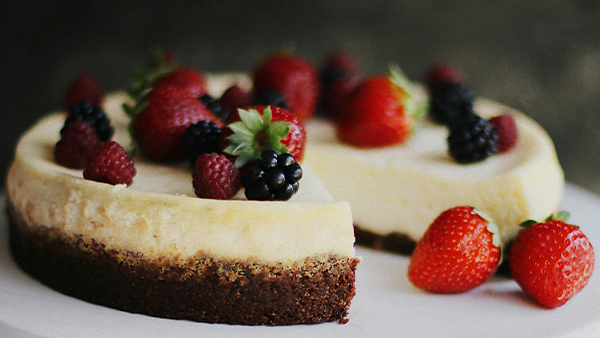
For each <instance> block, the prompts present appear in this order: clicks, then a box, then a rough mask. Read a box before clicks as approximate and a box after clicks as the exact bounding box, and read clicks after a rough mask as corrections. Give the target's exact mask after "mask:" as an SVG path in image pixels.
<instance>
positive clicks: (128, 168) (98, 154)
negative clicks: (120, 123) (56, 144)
mask: <svg viewBox="0 0 600 338" xmlns="http://www.w3.org/2000/svg"><path fill="white" fill-rule="evenodd" d="M135 174H136V170H135V166H134V163H133V160H132V159H131V158H130V157H129V155H127V153H126V152H125V149H123V147H122V146H121V145H120V144H118V143H117V142H115V141H108V142H103V143H100V145H99V146H98V148H96V150H94V151H93V152H92V153H91V154H90V156H88V161H87V165H86V166H85V169H84V171H83V177H84V178H86V179H88V180H92V181H97V182H103V183H109V184H112V185H117V184H127V185H128V186H129V185H131V183H132V182H133V177H134V176H135Z"/></svg>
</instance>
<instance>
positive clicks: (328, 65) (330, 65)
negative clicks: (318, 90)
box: [321, 51, 356, 86]
mask: <svg viewBox="0 0 600 338" xmlns="http://www.w3.org/2000/svg"><path fill="white" fill-rule="evenodd" d="M355 75H356V66H355V65H354V59H353V58H352V56H351V55H350V54H348V53H347V52H345V51H336V52H333V53H331V54H330V55H329V56H328V57H327V59H325V64H324V66H323V69H322V70H321V82H322V84H323V85H325V86H326V85H329V84H330V83H333V82H337V81H346V80H349V79H350V78H352V77H354V76H355Z"/></svg>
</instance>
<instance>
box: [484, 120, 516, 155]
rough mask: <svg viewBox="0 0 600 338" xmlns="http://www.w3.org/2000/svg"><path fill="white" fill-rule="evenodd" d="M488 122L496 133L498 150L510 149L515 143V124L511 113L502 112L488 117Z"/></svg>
mask: <svg viewBox="0 0 600 338" xmlns="http://www.w3.org/2000/svg"><path fill="white" fill-rule="evenodd" d="M490 123H491V124H492V127H494V130H495V131H496V133H497V134H498V152H500V153H503V152H505V151H508V150H510V149H512V148H513V147H514V146H515V144H516V143H517V136H518V131H517V124H516V123H515V119H514V118H513V117H512V115H509V114H502V115H499V116H496V117H493V118H492V119H490Z"/></svg>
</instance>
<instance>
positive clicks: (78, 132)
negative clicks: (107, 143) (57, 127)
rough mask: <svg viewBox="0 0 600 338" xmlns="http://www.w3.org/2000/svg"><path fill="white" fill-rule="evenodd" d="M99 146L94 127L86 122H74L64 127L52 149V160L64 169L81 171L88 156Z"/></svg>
mask: <svg viewBox="0 0 600 338" xmlns="http://www.w3.org/2000/svg"><path fill="white" fill-rule="evenodd" d="M99 144H100V140H99V139H98V134H97V133H96V130H95V129H94V127H92V125H91V124H90V123H89V122H88V121H76V122H73V123H71V124H69V125H68V126H67V127H65V129H64V132H63V133H62V137H61V139H60V141H58V143H56V147H55V148H54V158H55V159H56V162H57V163H58V164H60V165H63V166H65V167H69V168H73V169H83V168H85V164H86V163H87V158H88V156H89V155H90V154H91V153H92V151H94V150H95V149H96V148H97V147H98V145H99Z"/></svg>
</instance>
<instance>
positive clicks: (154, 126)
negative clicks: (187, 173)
mask: <svg viewBox="0 0 600 338" xmlns="http://www.w3.org/2000/svg"><path fill="white" fill-rule="evenodd" d="M144 101H145V103H141V107H144V106H145V108H143V109H142V110H141V111H140V112H139V114H137V115H135V116H134V117H133V119H134V120H133V124H132V135H133V137H134V138H135V140H136V142H137V144H138V146H139V147H140V149H141V150H142V152H143V153H144V154H145V155H146V156H147V157H148V158H150V159H152V160H155V161H161V162H168V161H173V160H178V159H179V158H181V157H183V134H184V133H185V130H186V129H187V127H188V126H189V125H191V124H194V123H196V122H198V121H200V120H205V121H208V122H210V121H212V122H214V123H216V124H217V125H218V126H222V125H223V123H222V122H221V121H220V120H219V118H218V117H216V116H215V115H214V114H213V113H212V112H211V111H210V110H209V109H208V108H206V106H205V105H203V104H202V103H201V102H200V101H199V100H198V99H197V98H195V97H193V96H190V95H189V93H188V92H186V91H184V90H182V89H180V88H175V87H160V88H156V89H153V90H152V91H151V92H150V93H149V94H148V95H147V96H146V98H145V99H144ZM139 106H140V105H138V107H139Z"/></svg>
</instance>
